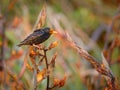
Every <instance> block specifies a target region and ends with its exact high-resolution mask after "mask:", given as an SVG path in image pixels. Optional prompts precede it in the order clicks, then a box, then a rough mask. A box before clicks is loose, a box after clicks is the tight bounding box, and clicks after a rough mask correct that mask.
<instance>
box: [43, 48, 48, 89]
mask: <svg viewBox="0 0 120 90" xmlns="http://www.w3.org/2000/svg"><path fill="white" fill-rule="evenodd" d="M46 51H47V50H46V49H44V55H45V64H46V69H47V87H46V90H49V75H48V61H47V55H46Z"/></svg>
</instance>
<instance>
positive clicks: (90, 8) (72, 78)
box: [0, 0, 120, 90]
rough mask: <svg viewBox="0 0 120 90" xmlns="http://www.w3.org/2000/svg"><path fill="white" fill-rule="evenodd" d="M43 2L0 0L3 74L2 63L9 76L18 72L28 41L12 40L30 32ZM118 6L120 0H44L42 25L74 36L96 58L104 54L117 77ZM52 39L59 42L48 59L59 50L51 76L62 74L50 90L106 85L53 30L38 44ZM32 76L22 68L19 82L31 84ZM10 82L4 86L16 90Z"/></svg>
mask: <svg viewBox="0 0 120 90" xmlns="http://www.w3.org/2000/svg"><path fill="white" fill-rule="evenodd" d="M43 5H44V0H0V47H1V49H0V51H1V55H0V56H1V57H0V59H1V60H0V70H1V72H0V75H2V70H3V68H2V65H3V63H5V65H6V68H7V69H8V70H10V71H11V73H12V75H15V76H16V77H17V76H19V74H20V71H21V69H22V67H23V62H24V57H25V53H26V52H27V46H23V47H17V46H16V45H17V44H18V43H19V42H20V41H22V40H23V39H24V38H25V37H26V36H27V35H29V34H30V33H32V32H33V27H34V25H35V22H36V20H37V17H38V15H39V13H40V11H41V9H42V7H43ZM119 5H120V0H48V1H47V12H46V13H47V19H46V24H45V26H48V27H52V28H54V29H55V30H58V31H59V32H63V31H65V32H67V33H69V35H70V36H71V38H72V39H73V41H74V42H75V43H77V45H78V46H80V47H82V48H83V49H85V50H86V51H88V52H89V53H90V54H91V55H92V56H94V57H95V58H96V59H97V60H98V62H102V59H103V56H102V53H103V54H104V57H105V59H106V60H107V62H108V64H109V66H110V69H111V70H112V72H113V74H114V76H115V77H116V78H117V80H118V82H119V79H120V65H119V64H120V7H119ZM3 40H4V43H3ZM54 41H58V46H57V47H56V48H54V49H52V50H51V51H49V52H48V58H49V59H51V58H52V56H53V54H54V53H55V52H57V53H58V56H57V58H56V63H55V65H56V66H55V68H54V74H53V75H54V77H56V78H60V79H61V78H63V77H64V75H66V76H67V79H66V83H65V85H64V86H63V87H61V88H55V90H58V89H60V90H66V89H67V90H105V88H104V87H105V85H106V82H105V80H104V79H103V78H102V77H101V76H100V74H99V73H98V72H97V71H96V70H95V69H94V68H93V67H92V66H91V64H90V63H89V62H88V61H87V60H85V59H84V58H81V57H80V56H79V54H78V53H77V52H76V51H75V50H74V49H72V48H71V47H69V46H68V45H66V44H65V43H64V40H63V39H60V38H58V37H55V36H53V35H52V36H51V37H50V38H49V39H48V40H47V41H45V42H44V43H43V45H45V46H48V45H50V43H52V42H54ZM3 45H4V46H3ZM3 60H4V61H3ZM32 76H33V73H32V72H30V71H29V70H27V69H26V70H25V72H24V75H23V76H22V77H21V78H20V83H21V84H22V85H24V87H25V88H27V90H32V89H31V88H33V84H32V82H33V79H32ZM1 77H2V76H1ZM0 80H1V81H0V90H4V87H3V86H2V78H1V79H0ZM6 80H7V79H6ZM11 82H12V80H11V81H9V84H7V85H6V87H7V89H6V90H17V89H15V88H14V87H15V84H14V83H12V84H11ZM45 87H46V80H43V81H42V82H41V83H40V84H39V85H38V90H39V89H40V90H45ZM20 90H21V89H20Z"/></svg>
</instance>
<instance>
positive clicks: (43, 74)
mask: <svg viewBox="0 0 120 90" xmlns="http://www.w3.org/2000/svg"><path fill="white" fill-rule="evenodd" d="M46 76H47V71H46V68H45V69H43V70H42V71H41V72H38V73H37V83H40V82H41V81H42V80H43V79H44V78H45V77H46Z"/></svg>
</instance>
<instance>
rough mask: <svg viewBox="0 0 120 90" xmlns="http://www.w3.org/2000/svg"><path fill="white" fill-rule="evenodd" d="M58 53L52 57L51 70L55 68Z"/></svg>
mask: <svg viewBox="0 0 120 90" xmlns="http://www.w3.org/2000/svg"><path fill="white" fill-rule="evenodd" d="M57 55H58V54H57V52H56V53H55V54H54V56H53V57H52V60H51V62H50V64H49V65H50V68H54V67H55V59H56V57H57Z"/></svg>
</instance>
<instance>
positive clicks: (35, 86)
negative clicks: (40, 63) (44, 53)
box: [33, 65, 37, 90]
mask: <svg viewBox="0 0 120 90" xmlns="http://www.w3.org/2000/svg"><path fill="white" fill-rule="evenodd" d="M33 77H34V90H37V69H36V65H34V76H33Z"/></svg>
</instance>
